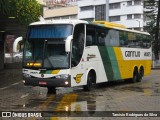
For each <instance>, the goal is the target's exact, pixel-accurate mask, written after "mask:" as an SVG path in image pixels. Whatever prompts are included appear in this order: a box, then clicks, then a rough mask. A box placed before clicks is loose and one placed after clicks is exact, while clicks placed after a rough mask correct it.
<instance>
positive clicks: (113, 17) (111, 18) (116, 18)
mask: <svg viewBox="0 0 160 120" xmlns="http://www.w3.org/2000/svg"><path fill="white" fill-rule="evenodd" d="M109 21H110V22H112V21H120V16H111V17H109Z"/></svg>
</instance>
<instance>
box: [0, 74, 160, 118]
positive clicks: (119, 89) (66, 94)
mask: <svg viewBox="0 0 160 120" xmlns="http://www.w3.org/2000/svg"><path fill="white" fill-rule="evenodd" d="M155 72H156V71H155ZM158 74H159V72H157V73H152V76H149V77H144V78H143V80H142V82H141V83H134V84H132V83H126V82H123V81H122V82H112V83H103V84H99V85H95V86H94V88H93V89H92V91H91V92H84V91H83V89H82V88H80V87H75V88H58V89H57V94H55V95H52V94H47V89H46V88H41V87H26V86H24V85H23V84H22V83H20V84H17V85H15V86H12V87H10V88H8V89H5V90H0V95H1V97H0V102H1V103H2V104H0V109H1V110H2V111H17V110H18V111H45V114H44V115H46V116H47V115H48V116H49V119H51V120H59V119H61V118H59V117H56V116H54V114H53V113H55V112H57V113H60V112H62V113H63V112H65V111H66V112H65V113H64V116H65V117H67V118H68V117H69V116H73V115H78V116H81V115H82V116H83V115H85V116H90V117H92V116H96V111H159V110H160V102H159V99H160V76H158ZM71 111H72V112H71ZM82 112H84V113H83V114H82ZM66 113H67V114H66ZM62 115H63V114H62ZM99 117H100V116H99ZM63 119H64V118H63ZM29 120H36V119H34V118H31V119H30V118H29Z"/></svg>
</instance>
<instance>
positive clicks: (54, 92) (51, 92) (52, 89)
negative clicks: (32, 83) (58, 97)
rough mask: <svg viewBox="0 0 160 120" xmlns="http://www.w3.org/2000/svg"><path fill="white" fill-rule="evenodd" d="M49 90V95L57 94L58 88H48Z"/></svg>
mask: <svg viewBox="0 0 160 120" xmlns="http://www.w3.org/2000/svg"><path fill="white" fill-rule="evenodd" d="M47 88H48V92H47V93H48V94H56V88H55V87H47Z"/></svg>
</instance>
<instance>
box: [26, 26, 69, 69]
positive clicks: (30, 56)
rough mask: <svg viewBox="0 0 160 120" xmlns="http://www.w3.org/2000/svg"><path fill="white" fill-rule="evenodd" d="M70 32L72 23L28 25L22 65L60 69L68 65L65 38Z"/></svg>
mask: <svg viewBox="0 0 160 120" xmlns="http://www.w3.org/2000/svg"><path fill="white" fill-rule="evenodd" d="M71 34H72V25H67V24H64V25H57V24H56V25H43V26H31V27H29V30H28V34H27V40H26V41H25V46H24V53H23V55H24V57H23V67H26V68H45V69H62V68H68V67H69V56H68V54H67V53H66V52H65V40H66V38H67V37H68V36H70V35H71Z"/></svg>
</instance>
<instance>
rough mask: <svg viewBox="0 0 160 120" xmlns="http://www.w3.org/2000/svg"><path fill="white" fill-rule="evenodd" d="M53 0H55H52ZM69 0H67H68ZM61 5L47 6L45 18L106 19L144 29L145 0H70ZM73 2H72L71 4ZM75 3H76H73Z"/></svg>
mask: <svg viewBox="0 0 160 120" xmlns="http://www.w3.org/2000/svg"><path fill="white" fill-rule="evenodd" d="M52 1H53V0H52ZM66 1H67V0H66ZM69 1H70V2H68V1H67V4H66V3H65V5H64V6H61V7H57V6H55V7H53V8H47V9H45V10H44V18H45V19H47V20H55V19H56V20H57V19H83V20H88V21H93V20H106V21H110V22H114V23H119V24H122V25H124V26H126V27H127V28H129V29H135V30H143V26H144V23H145V22H144V3H143V0H73V1H72V0H69ZM69 3H72V4H69ZM73 3H74V4H73Z"/></svg>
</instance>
